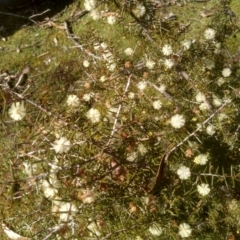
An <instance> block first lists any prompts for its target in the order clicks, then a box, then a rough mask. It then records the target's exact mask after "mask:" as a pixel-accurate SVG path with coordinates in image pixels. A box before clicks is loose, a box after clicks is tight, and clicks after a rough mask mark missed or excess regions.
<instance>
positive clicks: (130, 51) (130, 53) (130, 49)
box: [124, 47, 134, 56]
mask: <svg viewBox="0 0 240 240" xmlns="http://www.w3.org/2000/svg"><path fill="white" fill-rule="evenodd" d="M124 52H125V54H126V55H127V56H132V55H133V53H134V51H133V49H132V48H130V47H128V48H126V49H125V50H124Z"/></svg>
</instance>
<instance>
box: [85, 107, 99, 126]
mask: <svg viewBox="0 0 240 240" xmlns="http://www.w3.org/2000/svg"><path fill="white" fill-rule="evenodd" d="M86 116H87V118H88V119H89V120H90V121H91V122H92V123H98V122H99V121H100V118H101V114H100V112H99V111H98V110H97V109H96V108H91V109H90V110H89V111H88V112H87V115H86Z"/></svg>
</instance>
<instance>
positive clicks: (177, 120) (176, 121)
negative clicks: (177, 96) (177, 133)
mask: <svg viewBox="0 0 240 240" xmlns="http://www.w3.org/2000/svg"><path fill="white" fill-rule="evenodd" d="M170 123H171V125H172V127H174V128H181V127H183V126H184V124H185V118H184V116H183V115H180V114H175V115H174V116H172V117H171V120H170Z"/></svg>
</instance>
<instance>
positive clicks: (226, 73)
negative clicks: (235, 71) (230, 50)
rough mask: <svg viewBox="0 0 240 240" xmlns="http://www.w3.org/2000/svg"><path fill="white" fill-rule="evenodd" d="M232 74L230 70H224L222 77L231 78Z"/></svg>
mask: <svg viewBox="0 0 240 240" xmlns="http://www.w3.org/2000/svg"><path fill="white" fill-rule="evenodd" d="M231 73H232V71H231V69H230V68H224V69H223V70H222V75H223V77H229V76H230V75H231Z"/></svg>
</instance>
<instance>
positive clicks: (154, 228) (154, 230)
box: [148, 222, 163, 237]
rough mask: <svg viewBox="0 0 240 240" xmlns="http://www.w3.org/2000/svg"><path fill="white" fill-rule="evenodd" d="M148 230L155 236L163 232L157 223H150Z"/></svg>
mask: <svg viewBox="0 0 240 240" xmlns="http://www.w3.org/2000/svg"><path fill="white" fill-rule="evenodd" d="M148 231H149V232H150V233H151V234H152V235H153V236H156V237H159V236H160V235H162V233H163V229H162V227H161V225H160V224H159V223H156V222H154V223H152V225H151V226H150V227H149V228H148Z"/></svg>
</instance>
